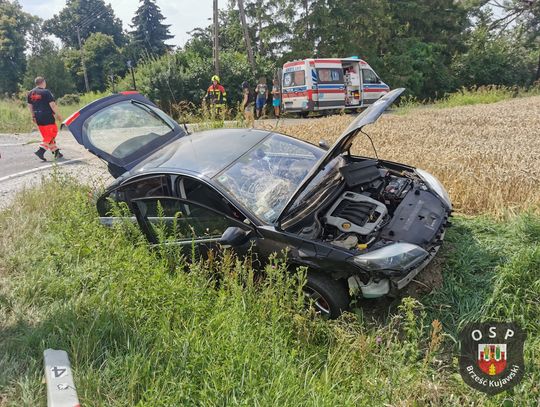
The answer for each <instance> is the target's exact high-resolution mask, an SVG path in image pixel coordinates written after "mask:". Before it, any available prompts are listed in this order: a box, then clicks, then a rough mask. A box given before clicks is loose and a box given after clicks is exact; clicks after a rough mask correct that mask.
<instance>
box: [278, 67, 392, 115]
mask: <svg viewBox="0 0 540 407" xmlns="http://www.w3.org/2000/svg"><path fill="white" fill-rule="evenodd" d="M389 91H390V87H389V86H388V85H387V84H385V83H384V82H382V81H381V79H380V78H379V76H378V75H377V74H376V73H375V71H374V70H373V69H372V68H371V67H370V66H369V64H368V63H367V62H366V61H364V60H362V59H360V58H358V57H350V58H332V59H304V60H300V61H292V62H287V63H286V64H285V65H283V73H282V103H283V110H284V111H286V112H299V113H306V114H307V113H308V112H313V111H321V110H330V109H358V108H362V107H366V106H368V105H370V104H371V103H373V102H375V101H376V100H377V99H379V98H380V97H382V96H383V95H385V94H386V93H388V92H389Z"/></svg>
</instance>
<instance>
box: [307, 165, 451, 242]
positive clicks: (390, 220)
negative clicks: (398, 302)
mask: <svg viewBox="0 0 540 407" xmlns="http://www.w3.org/2000/svg"><path fill="white" fill-rule="evenodd" d="M340 172H341V174H342V176H343V179H344V180H345V188H344V189H342V190H341V191H340V192H338V193H339V195H338V196H337V197H336V198H334V199H333V201H332V202H331V203H330V204H329V205H326V206H325V207H323V208H321V209H320V210H319V211H318V212H317V213H315V214H314V220H315V223H313V224H310V225H309V226H306V224H305V223H304V227H303V228H302V230H301V231H299V232H300V233H299V234H300V235H301V236H303V237H309V238H315V239H320V240H322V241H324V242H327V243H330V244H332V245H334V246H339V247H342V248H345V249H349V250H355V251H358V250H360V251H363V250H366V249H368V248H369V249H371V248H373V247H376V246H377V245H380V244H385V243H384V242H386V243H388V242H389V241H410V242H415V243H417V244H420V245H422V244H424V243H426V242H428V241H430V240H431V239H432V238H433V237H434V236H435V234H436V233H437V232H438V230H439V228H440V226H441V225H442V222H443V221H445V210H444V208H443V207H442V206H441V204H440V201H439V199H438V198H436V197H435V196H434V195H433V194H432V193H430V192H428V191H427V187H426V186H425V185H424V183H423V182H422V181H421V180H420V179H419V178H418V177H416V176H415V175H414V174H413V173H411V172H408V171H397V170H394V169H391V168H385V167H383V166H381V165H380V164H379V162H378V161H376V160H362V161H353V162H349V163H348V164H346V165H345V166H343V167H342V168H340Z"/></svg>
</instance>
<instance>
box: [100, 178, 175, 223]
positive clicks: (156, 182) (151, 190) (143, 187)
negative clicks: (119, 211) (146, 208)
mask: <svg viewBox="0 0 540 407" xmlns="http://www.w3.org/2000/svg"><path fill="white" fill-rule="evenodd" d="M152 196H172V191H171V181H170V177H169V176H168V175H158V176H151V177H144V178H139V179H136V180H134V181H130V182H128V183H126V184H124V185H122V186H120V187H119V188H117V189H115V190H113V191H111V192H109V193H108V194H105V195H103V196H101V197H100V198H99V200H98V202H97V209H98V213H99V214H100V215H101V216H108V215H110V214H111V211H112V209H113V202H116V203H121V202H125V203H126V204H127V205H128V207H129V208H130V209H131V210H132V206H131V203H130V201H131V200H133V199H137V198H145V197H152Z"/></svg>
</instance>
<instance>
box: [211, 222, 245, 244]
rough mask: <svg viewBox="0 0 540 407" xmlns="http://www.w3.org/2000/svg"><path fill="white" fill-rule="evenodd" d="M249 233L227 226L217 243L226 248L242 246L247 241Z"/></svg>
mask: <svg viewBox="0 0 540 407" xmlns="http://www.w3.org/2000/svg"><path fill="white" fill-rule="evenodd" d="M249 234H250V232H249V231H247V230H244V229H242V228H239V227H237V226H229V227H228V228H227V229H226V230H225V232H223V234H222V235H221V238H220V239H219V243H220V244H222V245H226V246H232V247H235V246H242V245H243V244H245V243H247V242H248V240H249Z"/></svg>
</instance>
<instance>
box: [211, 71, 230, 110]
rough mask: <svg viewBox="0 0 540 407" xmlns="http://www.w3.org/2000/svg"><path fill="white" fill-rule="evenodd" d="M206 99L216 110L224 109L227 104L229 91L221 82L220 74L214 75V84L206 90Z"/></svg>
mask: <svg viewBox="0 0 540 407" xmlns="http://www.w3.org/2000/svg"><path fill="white" fill-rule="evenodd" d="M206 100H207V102H208V103H210V105H211V106H212V108H213V109H215V110H216V111H222V110H223V109H224V108H225V105H226V104H227V92H226V91H225V88H224V87H223V86H221V84H220V83H219V76H217V75H214V76H212V84H211V85H210V86H209V87H208V90H207V91H206Z"/></svg>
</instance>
